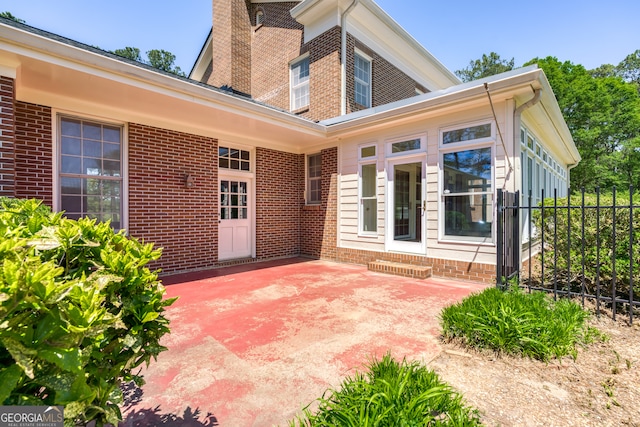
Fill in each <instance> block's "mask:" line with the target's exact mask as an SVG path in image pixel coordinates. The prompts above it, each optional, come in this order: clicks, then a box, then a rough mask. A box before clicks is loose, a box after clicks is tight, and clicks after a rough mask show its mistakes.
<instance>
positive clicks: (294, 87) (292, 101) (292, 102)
mask: <svg viewBox="0 0 640 427" xmlns="http://www.w3.org/2000/svg"><path fill="white" fill-rule="evenodd" d="M303 61H306V62H307V68H308V69H309V75H308V76H307V78H306V80H304V81H302V82H298V84H295V83H294V77H295V73H294V68H295V66H296V65H298V64H300V63H301V62H303ZM310 76H311V64H310V63H309V54H308V53H306V54H304V55H301V56H299V57H297V58H296V59H294V60H293V61H291V62H290V63H289V108H290V109H291V111H298V110H302V109H304V108H309V104H310V103H311V92H310V89H311V88H310V83H309V82H310ZM304 87H306V88H307V103H306V104H300V105H298V104H296V91H298V90H300V89H303V88H304Z"/></svg>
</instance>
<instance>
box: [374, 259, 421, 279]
mask: <svg viewBox="0 0 640 427" xmlns="http://www.w3.org/2000/svg"><path fill="white" fill-rule="evenodd" d="M367 268H368V269H369V271H375V272H377V273H386V274H393V275H395V276H403V277H412V278H414V279H426V278H427V277H431V267H426V266H423V265H411V264H402V263H400V262H391V261H371V262H369V263H368V264H367Z"/></svg>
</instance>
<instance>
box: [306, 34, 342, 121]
mask: <svg viewBox="0 0 640 427" xmlns="http://www.w3.org/2000/svg"><path fill="white" fill-rule="evenodd" d="M340 34H341V33H340V27H337V26H336V27H333V28H332V29H330V30H328V31H325V32H324V33H322V34H321V35H319V36H318V37H316V38H314V39H313V40H311V41H309V43H308V45H309V52H310V53H309V55H310V57H309V59H310V62H309V91H310V108H309V112H308V113H305V114H304V116H305V117H307V118H309V119H311V120H324V119H328V118H331V117H337V116H339V115H340V93H341V90H340V88H341V83H340V79H341V76H340V37H341V36H340Z"/></svg>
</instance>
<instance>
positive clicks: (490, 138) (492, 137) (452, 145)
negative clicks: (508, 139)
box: [438, 119, 496, 151]
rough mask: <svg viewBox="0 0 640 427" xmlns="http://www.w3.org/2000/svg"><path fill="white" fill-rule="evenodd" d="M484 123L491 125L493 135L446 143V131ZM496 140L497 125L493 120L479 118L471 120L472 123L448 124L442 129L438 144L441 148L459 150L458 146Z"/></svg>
mask: <svg viewBox="0 0 640 427" xmlns="http://www.w3.org/2000/svg"><path fill="white" fill-rule="evenodd" d="M483 125H491V135H490V136H487V137H484V138H477V139H470V140H465V141H457V142H450V143H448V144H445V143H444V142H443V141H444V134H445V133H446V132H451V131H454V130H459V129H466V128H472V127H475V126H483ZM495 140H496V126H495V123H494V121H493V120H489V119H486V120H478V121H475V122H470V123H458V124H455V125H451V126H447V127H443V128H441V129H440V135H439V138H438V145H439V147H440V149H441V150H445V151H446V150H450V151H459V150H457V149H454V148H456V147H466V146H470V145H477V144H482V143H487V142H494V141H495Z"/></svg>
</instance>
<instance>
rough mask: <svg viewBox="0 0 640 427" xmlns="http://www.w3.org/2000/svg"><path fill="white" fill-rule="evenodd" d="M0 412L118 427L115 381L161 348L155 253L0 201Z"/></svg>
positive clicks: (164, 302) (83, 223) (30, 204)
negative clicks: (43, 413) (47, 408)
mask: <svg viewBox="0 0 640 427" xmlns="http://www.w3.org/2000/svg"><path fill="white" fill-rule="evenodd" d="M0 236H2V238H1V239H0V260H1V264H0V320H1V321H0V405H62V406H65V411H64V416H65V426H75V425H80V424H86V423H87V422H89V421H92V420H93V421H95V422H96V425H97V426H102V425H104V423H110V424H112V425H118V421H119V420H121V418H122V416H121V413H120V409H119V407H118V405H119V404H120V403H122V401H123V393H122V390H121V389H120V384H121V383H122V382H128V381H134V382H136V383H137V384H138V385H141V384H142V377H141V376H140V375H139V373H135V372H134V371H135V370H136V369H137V368H139V367H140V366H141V365H143V364H147V365H148V364H149V362H150V361H151V359H155V358H156V357H157V356H158V354H159V353H160V352H162V351H164V350H166V348H164V347H162V346H161V345H160V343H159V341H160V338H161V337H162V336H163V335H164V334H166V333H169V327H168V324H169V321H168V319H167V318H166V317H165V316H164V311H165V307H167V306H169V305H171V304H172V303H173V301H174V300H173V299H163V294H164V288H163V287H162V285H161V283H160V282H159V281H158V276H157V274H156V273H155V272H152V271H150V270H149V269H148V268H147V267H146V265H147V264H148V263H149V262H150V261H152V260H156V259H158V257H159V256H160V251H159V250H156V249H154V248H153V246H152V245H151V244H146V245H145V244H142V243H139V242H138V241H136V240H135V239H131V238H128V237H127V236H126V235H125V234H124V232H120V233H115V232H114V231H113V229H112V228H111V226H110V225H109V224H108V223H96V222H95V220H91V219H87V218H84V219H80V220H78V221H74V220H70V219H66V218H63V217H62V214H60V213H56V214H54V213H51V211H50V209H49V208H47V207H45V206H43V205H41V202H38V201H35V200H27V201H19V200H15V199H6V198H0Z"/></svg>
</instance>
